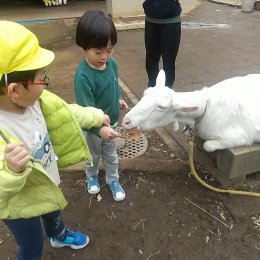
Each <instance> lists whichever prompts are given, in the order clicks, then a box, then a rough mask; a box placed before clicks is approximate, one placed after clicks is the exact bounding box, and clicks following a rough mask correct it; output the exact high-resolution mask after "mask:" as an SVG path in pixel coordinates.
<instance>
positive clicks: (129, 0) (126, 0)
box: [106, 0, 144, 17]
mask: <svg viewBox="0 0 260 260" xmlns="http://www.w3.org/2000/svg"><path fill="white" fill-rule="evenodd" d="M143 2H144V0H106V3H107V11H108V13H109V14H111V16H112V17H129V16H137V15H144V12H143V7H142V4H143Z"/></svg>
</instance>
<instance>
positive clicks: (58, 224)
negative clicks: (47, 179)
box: [3, 211, 65, 260]
mask: <svg viewBox="0 0 260 260" xmlns="http://www.w3.org/2000/svg"><path fill="white" fill-rule="evenodd" d="M41 219H42V221H43V225H44V229H45V232H46V235H47V236H48V237H56V236H58V235H59V234H60V233H61V232H62V231H63V230H64V228H65V226H64V222H63V219H62V217H61V214H60V211H54V212H50V213H47V214H45V215H42V216H40V217H33V218H21V219H4V220H3V221H4V223H5V224H6V225H7V226H8V228H9V229H10V231H11V232H12V234H13V235H14V237H15V239H16V242H17V244H18V246H19V249H18V254H17V260H40V259H41V255H42V250H43V230H42V225H41Z"/></svg>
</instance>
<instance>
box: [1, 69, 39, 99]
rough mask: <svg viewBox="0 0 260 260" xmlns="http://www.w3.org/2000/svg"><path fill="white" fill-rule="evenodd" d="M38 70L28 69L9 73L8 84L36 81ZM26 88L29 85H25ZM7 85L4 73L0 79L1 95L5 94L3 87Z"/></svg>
mask: <svg viewBox="0 0 260 260" xmlns="http://www.w3.org/2000/svg"><path fill="white" fill-rule="evenodd" d="M38 70H39V69H37V70H28V71H14V72H10V73H8V74H7V84H10V83H15V82H29V81H34V79H35V76H36V73H37V71H38ZM23 86H24V87H25V88H28V85H23ZM4 87H6V82H5V75H4V74H3V76H2V78H1V80H0V95H4V90H3V88H4Z"/></svg>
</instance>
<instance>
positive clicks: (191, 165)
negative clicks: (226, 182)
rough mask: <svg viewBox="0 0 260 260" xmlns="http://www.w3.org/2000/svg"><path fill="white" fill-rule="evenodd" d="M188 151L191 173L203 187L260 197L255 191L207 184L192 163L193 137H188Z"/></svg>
mask: <svg viewBox="0 0 260 260" xmlns="http://www.w3.org/2000/svg"><path fill="white" fill-rule="evenodd" d="M188 146H189V149H188V152H189V163H190V168H191V174H192V175H193V176H194V177H195V179H196V180H197V181H198V182H199V183H200V184H201V185H202V186H204V187H206V188H208V189H210V190H213V191H216V192H221V193H229V194H235V195H243V196H252V197H260V193H256V192H248V191H238V190H224V189H218V188H215V187H213V186H211V185H209V184H207V183H206V182H205V181H203V180H202V179H201V178H200V177H199V176H198V174H197V172H196V170H195V167H194V164H193V139H190V138H189V139H188Z"/></svg>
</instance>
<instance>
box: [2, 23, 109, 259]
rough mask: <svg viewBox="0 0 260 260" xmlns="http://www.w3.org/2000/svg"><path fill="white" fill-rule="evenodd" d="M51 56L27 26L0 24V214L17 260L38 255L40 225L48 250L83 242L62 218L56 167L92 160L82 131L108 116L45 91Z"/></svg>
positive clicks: (84, 237)
mask: <svg viewBox="0 0 260 260" xmlns="http://www.w3.org/2000/svg"><path fill="white" fill-rule="evenodd" d="M53 59H54V53H53V52H52V51H49V50H46V49H43V48H41V47H40V46H39V42H38V39H37V38H36V36H35V35H34V34H33V33H32V32H31V31H29V30H28V29H26V28H25V27H24V26H22V25H20V24H18V23H14V22H9V21H0V219H2V220H3V222H4V223H5V224H6V225H7V226H8V228H9V229H10V231H11V232H12V234H13V235H14V237H15V239H16V242H17V244H18V246H19V249H18V254H17V259H18V260H40V259H41V255H42V251H43V241H44V235H43V230H42V223H43V226H44V229H45V232H46V234H47V236H48V237H50V238H51V240H50V243H51V246H52V247H55V248H60V247H65V246H67V247H70V248H72V249H80V248H83V247H85V246H86V245H87V244H88V242H89V238H88V236H87V235H86V234H85V233H81V232H78V231H71V230H69V229H68V228H67V227H66V226H65V224H64V222H63V219H62V215H61V210H62V209H63V208H65V206H66V205H67V202H66V200H65V198H64V196H63V194H62V192H61V190H60V189H59V187H58V185H59V183H60V177H59V171H58V166H59V167H66V166H70V165H72V164H76V163H78V162H80V161H84V160H87V159H88V160H90V161H91V155H90V153H89V149H88V147H87V144H86V141H85V138H84V136H83V134H82V131H81V128H82V127H85V128H92V127H99V126H101V125H103V124H105V125H109V117H108V116H107V115H105V114H104V113H103V111H101V110H100V109H96V108H93V107H88V108H83V107H80V106H79V105H77V104H71V105H69V104H67V103H66V102H65V101H64V100H62V99H61V98H59V97H58V96H56V95H55V94H52V93H51V92H49V91H47V90H44V88H45V87H46V86H48V84H49V78H48V77H47V75H46V69H45V67H46V66H47V65H49V64H50V63H51V62H52V61H53ZM57 160H58V161H57Z"/></svg>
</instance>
